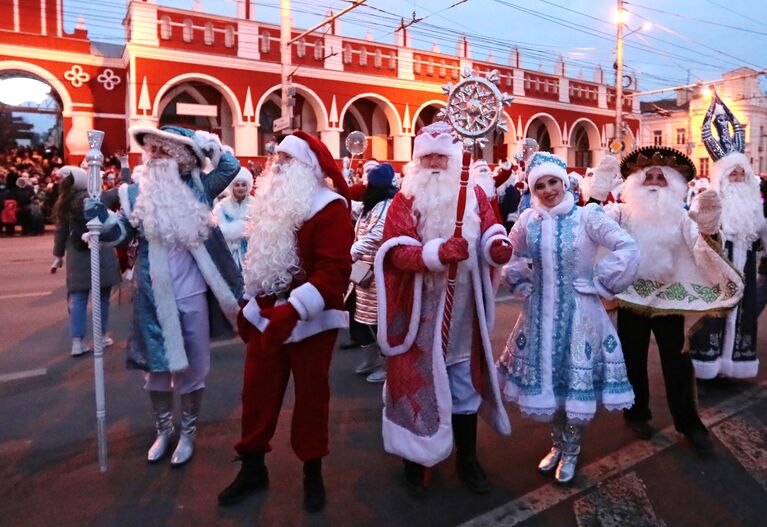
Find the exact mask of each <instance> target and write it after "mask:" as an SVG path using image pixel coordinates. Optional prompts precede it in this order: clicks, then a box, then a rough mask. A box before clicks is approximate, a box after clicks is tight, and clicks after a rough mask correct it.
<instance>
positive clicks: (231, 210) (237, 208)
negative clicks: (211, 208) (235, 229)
mask: <svg viewBox="0 0 767 527" xmlns="http://www.w3.org/2000/svg"><path fill="white" fill-rule="evenodd" d="M255 201H256V198H254V197H253V196H250V195H248V196H245V199H243V200H242V202H240V203H237V202H236V201H235V200H234V198H232V197H231V196H230V197H228V198H226V199H222V200H221V201H220V202H219V203H220V205H221V208H222V209H223V210H224V212H225V213H226V214H228V215H229V216H234V217H239V216H244V215H245V213H246V212H247V211H248V210H249V209H250V207H252V206H253V203H255Z"/></svg>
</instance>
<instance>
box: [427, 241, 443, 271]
mask: <svg viewBox="0 0 767 527" xmlns="http://www.w3.org/2000/svg"><path fill="white" fill-rule="evenodd" d="M444 241H445V240H443V239H442V238H434V239H433V240H429V241H428V242H426V244H425V245H424V246H423V263H425V264H426V267H427V268H428V269H429V271H431V272H432V273H442V272H445V271H447V265H445V264H443V263H442V261H441V260H440V259H439V248H440V247H441V246H442V244H443V243H444Z"/></svg>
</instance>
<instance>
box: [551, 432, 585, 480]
mask: <svg viewBox="0 0 767 527" xmlns="http://www.w3.org/2000/svg"><path fill="white" fill-rule="evenodd" d="M580 453H581V425H577V424H573V423H572V422H569V423H567V424H566V425H565V426H564V429H563V432H562V458H561V459H560V460H559V465H557V471H556V473H555V474H554V479H556V480H557V483H559V484H561V485H565V484H567V483H570V482H571V481H572V480H573V478H574V477H575V468H576V467H577V465H578V455H579V454H580Z"/></svg>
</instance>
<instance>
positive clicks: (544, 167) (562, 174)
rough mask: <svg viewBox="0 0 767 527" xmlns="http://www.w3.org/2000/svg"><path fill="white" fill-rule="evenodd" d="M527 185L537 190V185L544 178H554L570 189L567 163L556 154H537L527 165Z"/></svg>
mask: <svg viewBox="0 0 767 527" xmlns="http://www.w3.org/2000/svg"><path fill="white" fill-rule="evenodd" d="M526 173H527V184H528V185H529V187H530V188H531V189H532V188H535V183H536V181H538V180H539V179H540V178H542V177H544V176H554V177H557V178H559V179H561V180H562V183H563V184H564V186H565V188H570V178H569V177H568V175H567V163H565V161H564V160H563V159H562V158H561V157H558V156H555V155H554V154H549V153H548V152H536V153H534V154H533V155H532V157H531V158H530V161H529V162H528V164H527V170H526Z"/></svg>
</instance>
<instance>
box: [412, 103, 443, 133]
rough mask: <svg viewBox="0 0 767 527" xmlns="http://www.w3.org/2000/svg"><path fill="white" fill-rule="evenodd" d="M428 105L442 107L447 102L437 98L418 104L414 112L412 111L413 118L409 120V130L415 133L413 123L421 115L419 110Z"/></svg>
mask: <svg viewBox="0 0 767 527" xmlns="http://www.w3.org/2000/svg"><path fill="white" fill-rule="evenodd" d="M429 106H439V107H440V108H444V107H446V106H447V103H446V102H445V101H441V100H439V99H432V100H430V101H426V102H425V103H423V104H422V105H421V106H419V107H418V109H417V110H416V111H415V113H413V118H412V119H411V120H410V131H411V132H413V133H415V123H416V122H417V121H418V118H419V117H420V116H421V112H422V111H424V110H425V109H426V108H428V107H429Z"/></svg>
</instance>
